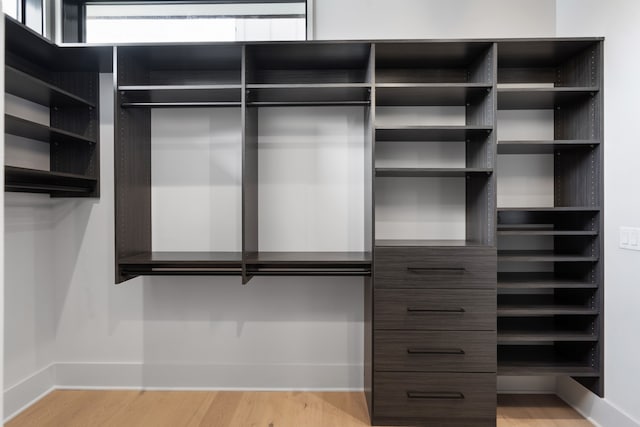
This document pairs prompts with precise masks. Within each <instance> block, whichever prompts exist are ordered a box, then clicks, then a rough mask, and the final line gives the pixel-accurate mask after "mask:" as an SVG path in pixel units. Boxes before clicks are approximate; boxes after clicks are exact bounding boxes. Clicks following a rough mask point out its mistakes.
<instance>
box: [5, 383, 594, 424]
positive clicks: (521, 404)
mask: <svg viewBox="0 0 640 427" xmlns="http://www.w3.org/2000/svg"><path fill="white" fill-rule="evenodd" d="M498 405H499V406H498V423H497V425H498V427H516V426H517V427H589V426H591V424H590V423H589V422H587V421H586V420H584V419H583V418H582V417H581V416H580V415H579V414H578V413H577V412H575V411H574V410H573V409H572V408H570V407H569V406H567V405H566V404H564V403H563V402H562V401H561V400H560V399H558V398H557V397H555V396H548V395H501V396H499V398H498ZM368 425H369V420H368V416H367V410H366V406H365V401H364V395H363V394H362V393H337V392H335V393H311V392H227V391H225V392H205V391H203V392H197V391H194V392H192V391H81V390H77V391H76V390H58V391H54V392H52V393H50V394H48V395H47V396H45V397H44V398H43V399H42V400H40V401H39V402H37V403H36V404H34V405H33V406H31V407H29V408H28V409H27V410H25V411H24V412H22V413H21V414H20V415H18V416H17V417H16V418H14V419H13V420H11V421H9V422H8V423H7V424H6V426H7V427H27V426H29V427H31V426H34V427H35V426H37V427H59V426H65V427H75V426H78V427H80V426H82V427H94V426H100V427H102V426H104V427H107V426H109V427H111V426H113V427H146V426H152V427H165V426H166V427H182V426H185V427H196V426H202V427H204V426H206V427H236V426H237V427H307V426H308V427H316V426H318V427H333V426H340V427H362V426H368Z"/></svg>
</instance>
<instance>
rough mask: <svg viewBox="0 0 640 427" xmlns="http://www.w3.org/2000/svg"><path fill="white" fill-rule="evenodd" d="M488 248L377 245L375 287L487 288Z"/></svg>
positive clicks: (491, 271) (491, 254) (491, 283)
mask: <svg viewBox="0 0 640 427" xmlns="http://www.w3.org/2000/svg"><path fill="white" fill-rule="evenodd" d="M496 262H497V261H496V250H495V249H492V248H482V247H470V248H468V247H467V248H446V247H445V248H419V247H378V248H376V252H375V273H374V279H375V287H376V288H443V287H444V288H487V289H495V286H496V277H497V274H496Z"/></svg>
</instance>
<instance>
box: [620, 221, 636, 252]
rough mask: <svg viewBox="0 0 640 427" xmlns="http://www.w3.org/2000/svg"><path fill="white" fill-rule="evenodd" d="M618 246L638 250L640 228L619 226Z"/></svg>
mask: <svg viewBox="0 0 640 427" xmlns="http://www.w3.org/2000/svg"><path fill="white" fill-rule="evenodd" d="M620 247H621V248H622V249H629V250H632V251H640V228H635V227H620Z"/></svg>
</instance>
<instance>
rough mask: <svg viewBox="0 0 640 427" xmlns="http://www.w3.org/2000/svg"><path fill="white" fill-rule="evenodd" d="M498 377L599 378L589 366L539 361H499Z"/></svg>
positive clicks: (596, 372) (595, 370)
mask: <svg viewBox="0 0 640 427" xmlns="http://www.w3.org/2000/svg"><path fill="white" fill-rule="evenodd" d="M498 375H505V376H565V375H566V376H571V377H599V376H600V374H599V373H598V370H597V369H595V368H593V367H591V366H582V365H578V364H571V363H564V364H563V363H560V362H553V361H549V362H547V363H545V362H541V361H539V360H531V361H515V362H512V361H501V360H498Z"/></svg>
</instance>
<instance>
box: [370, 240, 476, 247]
mask: <svg viewBox="0 0 640 427" xmlns="http://www.w3.org/2000/svg"><path fill="white" fill-rule="evenodd" d="M375 245H376V247H418V248H424V247H446V248H451V247H455V248H469V247H486V246H487V245H486V244H483V243H482V242H480V241H477V240H453V239H449V240H423V239H420V240H419V239H376V242H375Z"/></svg>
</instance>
